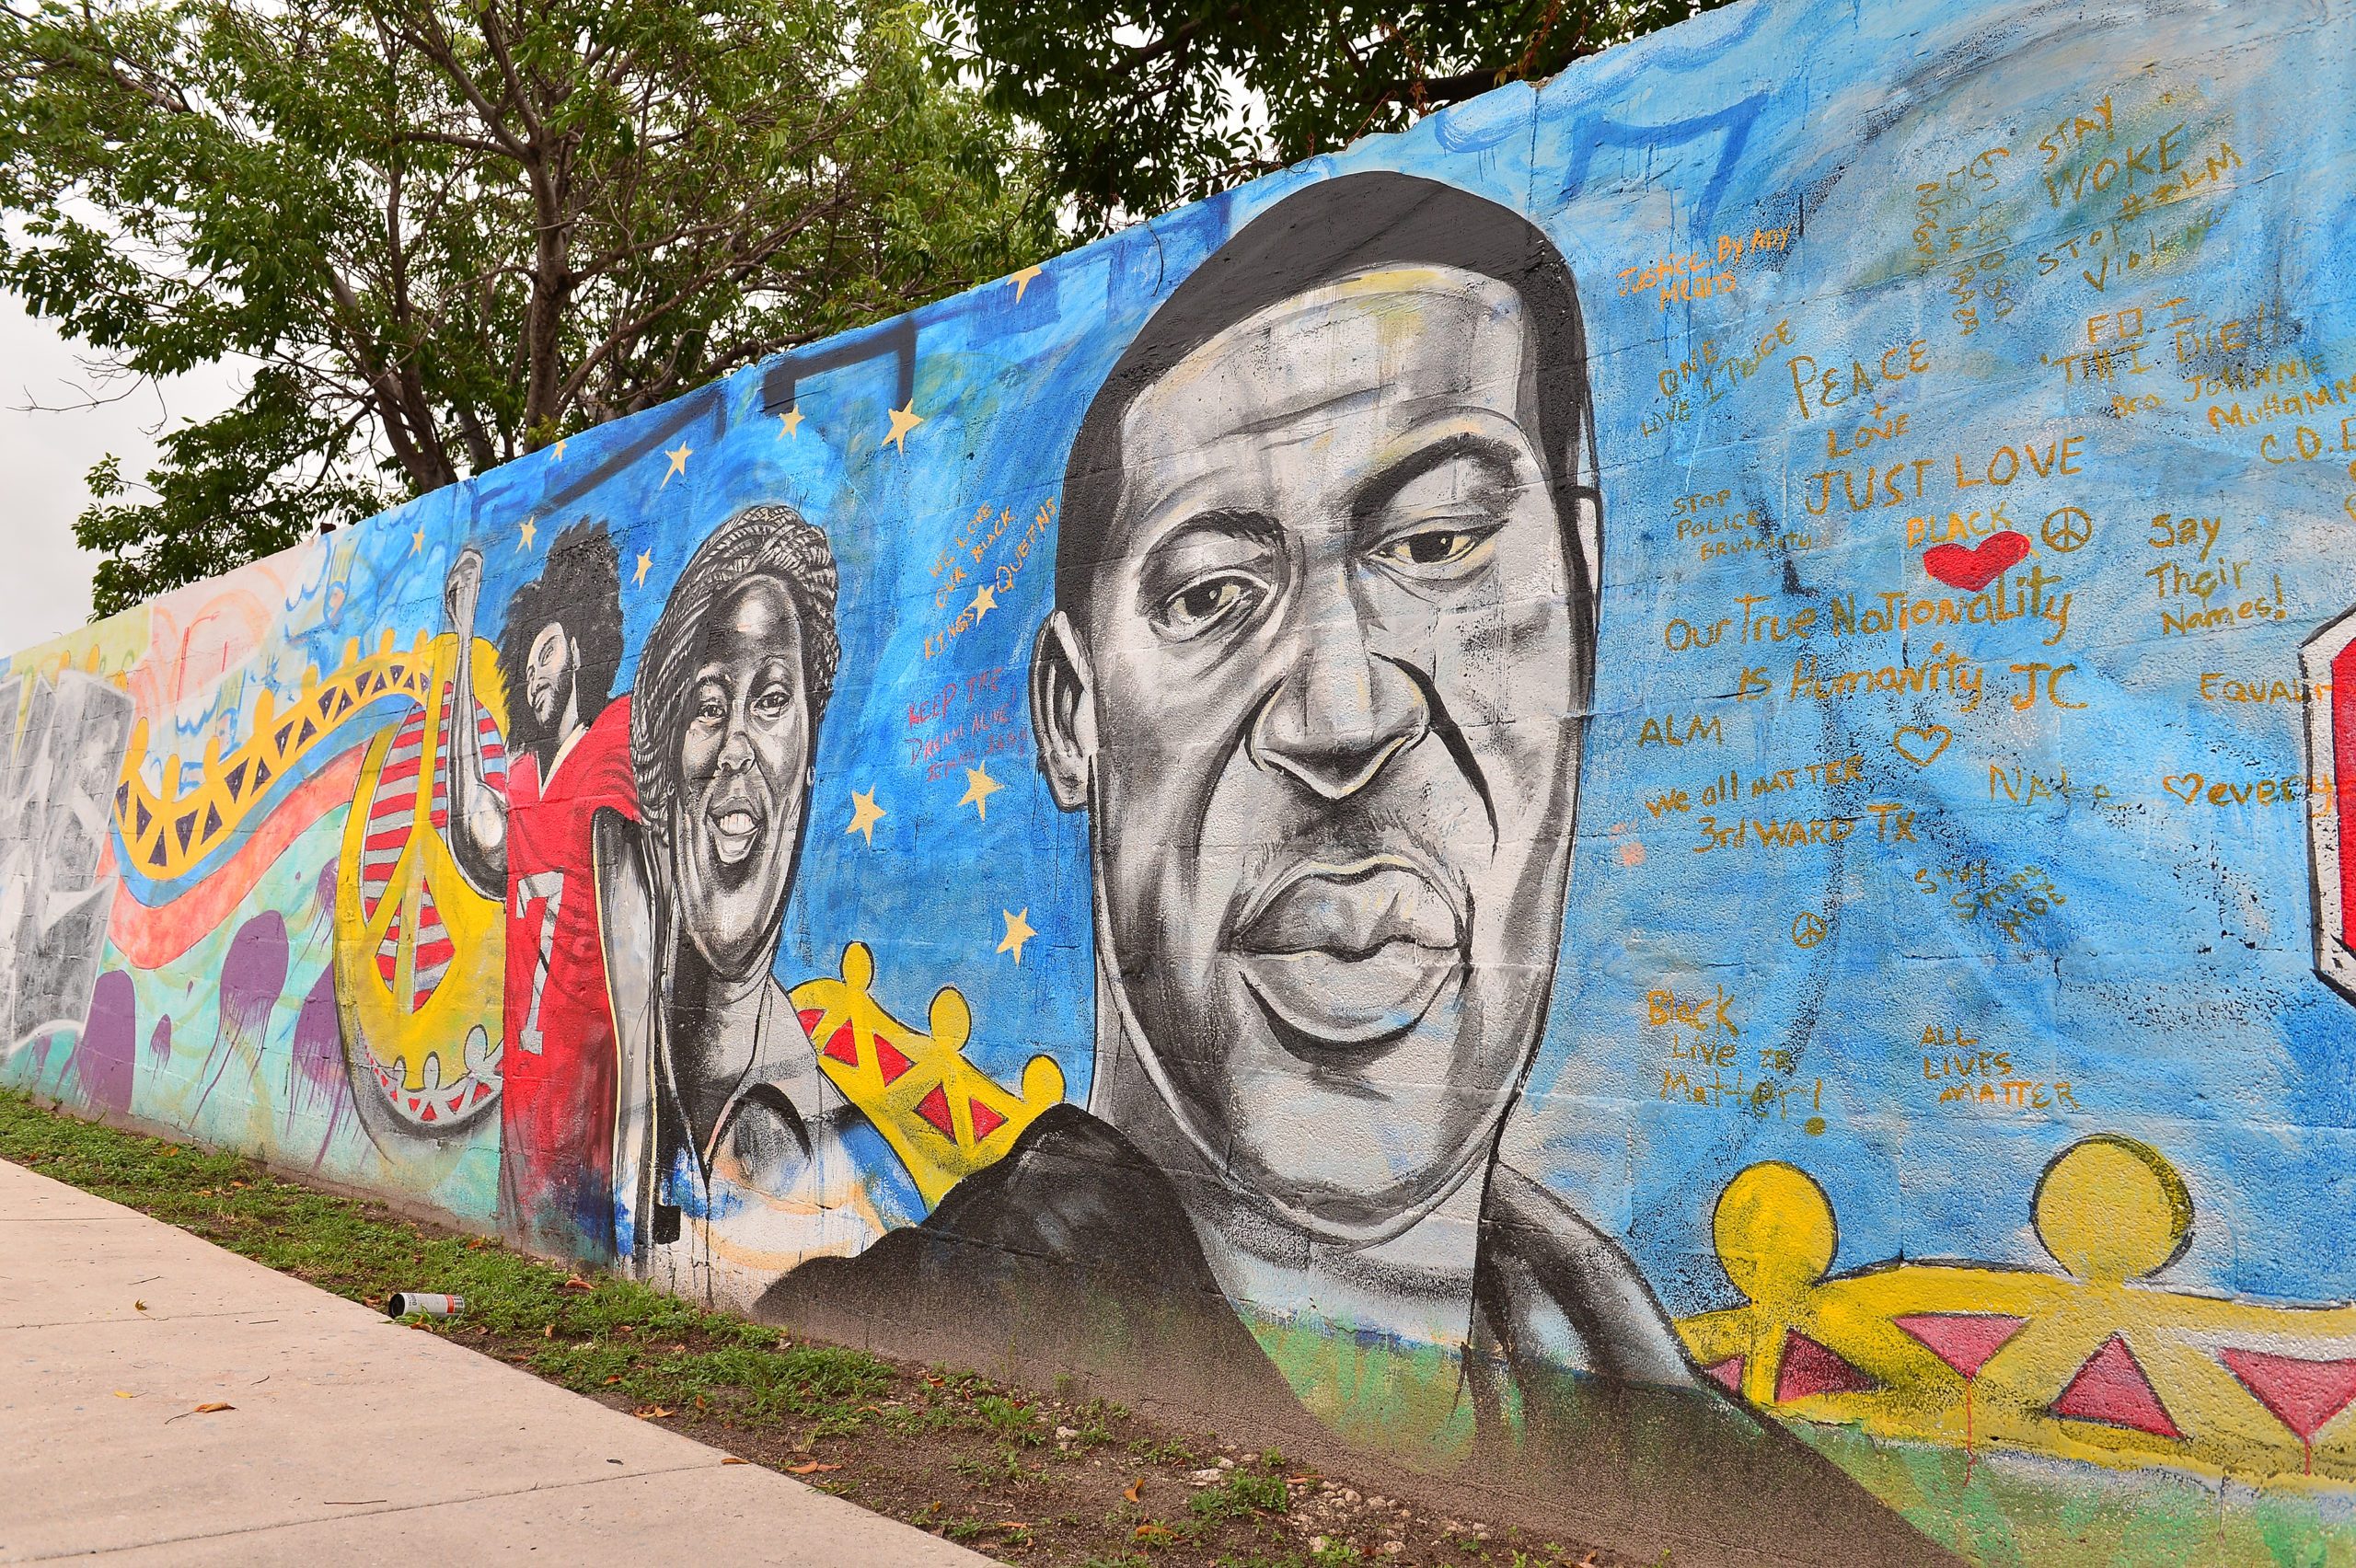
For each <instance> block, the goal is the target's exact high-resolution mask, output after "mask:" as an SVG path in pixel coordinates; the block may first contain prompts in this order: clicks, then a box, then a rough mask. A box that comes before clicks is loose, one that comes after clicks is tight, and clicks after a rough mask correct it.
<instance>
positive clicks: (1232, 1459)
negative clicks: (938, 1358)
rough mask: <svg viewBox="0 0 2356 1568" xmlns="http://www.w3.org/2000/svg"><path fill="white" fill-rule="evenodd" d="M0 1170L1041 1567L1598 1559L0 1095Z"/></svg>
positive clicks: (1329, 1566)
mask: <svg viewBox="0 0 2356 1568" xmlns="http://www.w3.org/2000/svg"><path fill="white" fill-rule="evenodd" d="M0 1159H8V1160H11V1161H13V1162H15V1163H16V1164H18V1165H21V1166H24V1167H26V1168H28V1169H29V1170H37V1171H39V1172H40V1173H41V1174H42V1175H45V1176H48V1177H51V1178H52V1179H53V1180H55V1181H59V1182H65V1183H66V1184H68V1185H69V1186H74V1187H78V1188H80V1189H82V1190H83V1191H85V1192H87V1193H94V1194H96V1195H97V1196H98V1197H102V1198H106V1199H109V1200H110V1201H111V1202H114V1203H119V1204H121V1205H124V1206H125V1207H128V1208H133V1209H136V1210H138V1211H139V1212H141V1213H143V1214H146V1215H150V1216H154V1217H155V1218H156V1219H160V1220H163V1221H165V1222H167V1224H171V1225H174V1226H178V1227H179V1228H181V1229H183V1230H186V1231H189V1232H191V1233H192V1234H194V1235H196V1236H200V1237H202V1238H203V1239H205V1240H207V1241H210V1242H213V1243H214V1245H216V1246H220V1247H224V1248H226V1249H227V1250H228V1251H232V1252H236V1253H237V1254H238V1255H239V1256H241V1257H247V1258H250V1259H252V1260H253V1261H255V1262H259V1263H262V1264H265V1265H267V1266H268V1267H270V1268H273V1269H276V1270H278V1271H279V1272H281V1273H283V1274H292V1275H294V1276H295V1277H296V1278H298V1279H302V1280H306V1281H307V1282H309V1283H310V1284H312V1285H315V1286H319V1287H320V1288H321V1289H324V1290H329V1291H332V1292H334V1293H335V1294H336V1295H338V1296H341V1297H347V1298H348V1299H351V1300H353V1301H357V1302H360V1303H362V1304H363V1305H365V1306H369V1307H375V1308H377V1309H382V1308H383V1307H384V1305H385V1303H386V1301H387V1299H388V1298H389V1297H390V1295H391V1293H392V1292H393V1291H395V1290H399V1289H422V1290H434V1291H446V1292H449V1293H451V1294H454V1295H458V1296H463V1297H466V1303H467V1304H466V1312H465V1314H464V1316H463V1317H461V1318H457V1319H454V1320H432V1321H427V1320H420V1321H418V1322H417V1323H416V1326H417V1327H418V1328H420V1329H421V1330H422V1331H424V1332H431V1333H436V1334H440V1335H442V1336H443V1337H445V1338H446V1339H449V1340H452V1341H453V1342H455V1343H459V1344H463V1345H466V1346H468V1347H469V1348H471V1349H475V1350H478V1351H479V1352H481V1353H483V1354H485V1355H495V1356H497V1357H499V1358H501V1359H502V1360H504V1361H507V1362H510V1363H511V1364H513V1365H515V1366H520V1367H523V1368H524V1369H525V1370H527V1371H529V1372H532V1373H535V1374H537V1376H539V1377H541V1378H547V1379H548V1380H549V1381H550V1382H553V1383H557V1384H560V1385H561V1386H563V1387H565V1388H568V1389H573V1390H574V1391H576V1392H578V1393H581V1394H583V1395H586V1396H588V1397H590V1398H592V1399H595V1400H597V1401H600V1402H601V1403H604V1404H607V1405H610V1406H612V1407H614V1408H617V1409H620V1410H626V1411H629V1412H630V1413H632V1414H635V1415H638V1416H640V1417H641V1418H642V1419H646V1420H655V1421H663V1422H664V1423H666V1424H672V1425H674V1426H675V1427H676V1429H677V1430H679V1431H682V1432H684V1433H686V1434H687V1435H688V1436H691V1437H694V1438H697V1439H698V1440H699V1441H702V1442H705V1443H709V1444H710V1445H711V1446H713V1447H719V1448H722V1449H724V1450H725V1451H727V1452H729V1453H731V1454H734V1455H737V1456H739V1457H741V1458H745V1459H748V1460H750V1461H752V1462H755V1463H759V1464H766V1465H768V1466H770V1467H771V1468H773V1469H777V1470H783V1471H785V1472H786V1473H788V1474H791V1475H795V1476H798V1477H800V1478H802V1479H804V1480H807V1481H809V1482H811V1483H812V1484H814V1485H817V1486H820V1487H823V1488H824V1489H826V1490H827V1491H829V1492H833V1493H837V1494H839V1495H842V1496H845V1497H849V1499H850V1500H852V1501H854V1502H857V1503H860V1504H861V1505H865V1506H867V1507H869V1508H872V1509H874V1510H875V1511H877V1512H879V1513H883V1514H887V1515H890V1516H894V1517H896V1518H901V1519H906V1520H908V1521H909V1522H911V1523H914V1524H916V1525H918V1526H919V1527H921V1528H926V1529H930V1530H932V1531H935V1532H937V1533H939V1534H941V1535H943V1536H946V1537H948V1538H949V1539H953V1540H957V1541H960V1542H962V1543H964V1545H966V1546H969V1547H971V1548H973V1549H974V1550H976V1551H982V1552H985V1553H987V1554H988V1555H990V1556H993V1557H998V1558H1000V1559H1003V1560H1006V1561H1009V1562H1022V1563H1036V1564H1043V1565H1050V1568H1338V1565H1340V1564H1345V1563H1360V1562H1384V1563H1399V1564H1406V1565H1413V1568H1438V1565H1441V1564H1456V1563H1496V1564H1499V1565H1500V1568H1504V1565H1510V1568H1542V1565H1552V1564H1558V1563H1559V1564H1565V1565H1573V1568H1605V1565H1607V1564H1611V1563H1614V1562H1619V1561H1621V1560H1619V1559H1616V1558H1613V1557H1611V1556H1609V1555H1607V1554H1605V1553H1602V1552H1598V1551H1584V1550H1583V1549H1579V1548H1565V1547H1562V1546H1559V1545H1555V1544H1553V1543H1543V1544H1542V1543H1539V1542H1535V1541H1531V1540H1528V1539H1524V1537H1523V1536H1522V1534H1521V1533H1520V1532H1519V1531H1516V1530H1512V1529H1492V1528H1489V1527H1487V1526H1485V1525H1483V1524H1481V1523H1478V1522H1477V1521H1467V1520H1461V1519H1456V1518H1449V1517H1442V1516H1435V1515H1432V1514H1430V1513H1428V1512H1426V1511H1419V1510H1416V1509H1414V1508H1411V1507H1409V1506H1407V1505H1404V1504H1402V1503H1399V1502H1397V1501H1396V1500H1393V1499H1391V1498H1386V1497H1383V1496H1380V1495H1379V1494H1375V1493H1369V1492H1368V1491H1366V1490H1364V1489H1361V1488H1358V1487H1354V1486H1352V1485H1350V1484H1348V1483H1347V1482H1345V1481H1344V1480H1342V1479H1341V1478H1337V1477H1334V1476H1330V1475H1307V1474H1301V1473H1299V1471H1298V1470H1295V1469H1294V1467H1292V1466H1290V1465H1288V1463H1287V1462H1286V1460H1285V1458H1284V1456H1283V1455H1282V1454H1280V1453H1278V1452H1276V1450H1275V1449H1273V1448H1271V1449H1268V1450H1267V1451H1265V1452H1252V1451H1242V1452H1239V1448H1238V1446H1237V1445H1235V1444H1233V1443H1221V1442H1220V1441H1219V1439H1218V1436H1217V1435H1215V1434H1192V1433H1183V1432H1178V1431H1175V1430H1173V1429H1172V1428H1170V1427H1168V1426H1166V1425H1163V1424H1158V1423H1154V1422H1151V1421H1149V1420H1147V1419H1145V1418H1143V1417H1140V1416H1138V1415H1137V1414H1136V1413H1135V1412H1131V1411H1128V1410H1126V1409H1125V1408H1123V1407H1121V1406H1119V1405H1116V1404H1111V1403H1108V1402H1106V1401H1071V1400H1061V1399H1056V1398H1050V1397H1043V1396H1040V1395H1037V1394H1035V1393H1032V1392H1029V1391H1026V1390H1023V1389H1015V1388H1011V1387H1007V1386H1004V1385H1001V1384H998V1383H995V1382H993V1381H991V1380H990V1379H987V1378H983V1377H982V1376H980V1375H979V1374H977V1373H974V1372H970V1371H961V1370H957V1369H955V1368H951V1367H945V1366H919V1365H917V1364H915V1363H908V1362H901V1361H895V1360H893V1359H891V1358H888V1357H884V1356H879V1355H871V1354H869V1353H867V1352H865V1351H860V1350H854V1349H849V1348H846V1347H844V1346H840V1345H831V1344H824V1343H815V1342H812V1341H806V1340H804V1341H792V1340H788V1339H785V1338H784V1337H782V1336H780V1333H779V1332H778V1331H777V1330H776V1329H774V1328H769V1327H765V1326H763V1325H761V1324H757V1323H753V1322H748V1321H746V1320H744V1319H741V1318H736V1317H732V1316H730V1315H728V1314H726V1313H722V1312H712V1311H707V1310H704V1309H701V1308H698V1307H694V1306H691V1305H689V1304H688V1303H687V1302H684V1301H681V1300H679V1299H678V1298H676V1297H671V1296H666V1295H664V1294H663V1293H662V1292H660V1291H657V1290H654V1289H652V1288H650V1287H648V1286H644V1285H641V1284H639V1283H637V1282H636V1281H634V1280H628V1279H623V1278H620V1277H618V1276H617V1275H613V1274H595V1273H593V1274H580V1273H575V1272H573V1271H572V1270H569V1269H565V1268H560V1267H556V1266H553V1265H551V1264H549V1263H545V1262H539V1261H538V1260H537V1259H534V1258H531V1257H528V1256H525V1254H523V1253H520V1252H514V1251H510V1250H508V1249H507V1248H505V1247H503V1246H502V1245H500V1244H499V1243H498V1242H496V1241H492V1240H491V1239H487V1238H484V1237H480V1236H469V1235H466V1234H463V1233H460V1232H456V1231H453V1230H448V1229H444V1228H437V1227H433V1226H431V1225H427V1224H424V1223H422V1222H419V1221H417V1220H413V1219H410V1218H408V1217H406V1216H401V1215H398V1214H396V1213H394V1212H393V1211H392V1210H390V1209H389V1208H387V1207H386V1206H385V1205H381V1204H375V1203H369V1202H365V1201H363V1200H360V1199H356V1198H350V1197H344V1196H341V1195H340V1194H336V1193H325V1192H320V1191H318V1190H317V1189H315V1188H310V1187H306V1186H303V1185H301V1184H300V1183H298V1182H291V1181H287V1180H284V1179H282V1178H280V1177H278V1176H274V1175H272V1174H271V1172H269V1171H268V1170H264V1169H263V1168H262V1167H261V1166H260V1165H259V1164H257V1163H255V1162H254V1161H252V1160H249V1159H243V1158H241V1157H239V1156H237V1155H230V1154H223V1153H218V1152H214V1151H211V1150H207V1149H204V1148H201V1147H196V1146H194V1145H190V1144H178V1143H169V1142H166V1141H163V1140H160V1139H156V1138H151V1137H146V1136H141V1135H139V1134H135V1133H128V1132H124V1131H121V1129H118V1128H114V1127H110V1126H107V1125H104V1124H100V1123H96V1122H86V1121H82V1120H79V1119H77V1118H75V1117H73V1116H71V1115H67V1114H64V1113H60V1112H58V1111H56V1110H53V1109H49V1108H44V1107H43V1106H41V1105H40V1104H38V1103H36V1102H35V1101H33V1100H31V1099H30V1098H29V1097H28V1096H26V1095H23V1094H21V1093H17V1092H16V1091H14V1090H0Z"/></svg>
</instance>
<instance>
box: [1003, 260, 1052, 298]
mask: <svg viewBox="0 0 2356 1568" xmlns="http://www.w3.org/2000/svg"><path fill="white" fill-rule="evenodd" d="M1044 271H1046V269H1045V267H1025V268H1023V269H1022V271H1018V272H1009V273H1008V274H1007V276H1008V277H1010V278H1012V279H1013V280H1014V303H1015V304H1017V305H1021V304H1022V291H1023V290H1024V289H1027V288H1029V287H1030V286H1031V280H1032V279H1034V278H1035V277H1037V276H1038V275H1039V274H1040V273H1042V272H1044Z"/></svg>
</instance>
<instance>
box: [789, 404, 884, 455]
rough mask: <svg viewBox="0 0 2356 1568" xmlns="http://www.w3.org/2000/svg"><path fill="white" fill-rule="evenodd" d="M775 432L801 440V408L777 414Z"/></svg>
mask: <svg viewBox="0 0 2356 1568" xmlns="http://www.w3.org/2000/svg"><path fill="white" fill-rule="evenodd" d="M777 432H778V434H780V435H790V436H791V437H793V438H794V439H795V440H796V441H799V440H801V439H802V410H801V409H786V411H785V412H783V413H781V414H780V415H778V417H777ZM904 450H905V449H904Z"/></svg>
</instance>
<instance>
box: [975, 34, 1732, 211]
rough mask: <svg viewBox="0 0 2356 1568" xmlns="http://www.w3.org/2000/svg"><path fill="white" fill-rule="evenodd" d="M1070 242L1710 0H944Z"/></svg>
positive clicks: (1525, 77) (1544, 67)
mask: <svg viewBox="0 0 2356 1568" xmlns="http://www.w3.org/2000/svg"><path fill="white" fill-rule="evenodd" d="M954 3H955V5H956V6H957V7H958V10H959V16H960V19H961V21H962V22H963V23H964V30H965V33H966V35H967V36H968V37H969V38H970V39H971V40H972V41H973V42H974V43H975V44H976V46H977V50H978V53H977V56H976V61H975V62H974V63H973V67H972V68H973V69H975V70H976V72H977V73H978V74H979V75H980V76H981V79H982V81H983V84H984V90H985V96H986V97H987V98H988V100H989V101H990V102H991V103H993V104H995V105H997V106H999V108H1001V109H1005V110H1010V111H1016V112H1020V113H1022V114H1023V115H1024V116H1026V117H1028V118H1029V119H1031V120H1032V121H1034V122H1035V123H1036V124H1037V125H1038V127H1039V129H1040V131H1041V132H1042V133H1043V135H1044V141H1045V146H1044V152H1045V159H1046V179H1047V182H1048V186H1049V188H1051V189H1052V190H1054V191H1055V192H1056V193H1057V196H1058V197H1059V198H1061V199H1063V200H1066V201H1068V202H1070V203H1071V205H1072V208H1073V210H1074V212H1075V213H1076V214H1077V216H1078V219H1079V222H1080V227H1081V229H1082V230H1083V231H1085V232H1095V233H1101V232H1103V231H1106V230H1109V229H1111V228H1114V227H1117V226H1118V225H1120V224H1121V223H1123V222H1126V221H1128V220H1129V219H1131V218H1134V217H1138V216H1144V215H1149V214H1150V213H1158V212H1161V211H1164V210H1166V209H1168V208H1171V207H1173V206H1176V205H1178V204H1179V203H1181V202H1191V201H1195V200H1197V199H1199V198H1201V197H1204V196H1207V195H1210V194H1212V193H1213V192H1215V191H1218V190H1224V189H1226V188H1227V187H1228V186H1230V185H1233V184H1236V183H1238V182H1240V181H1242V180H1244V179H1250V178H1252V177H1253V175H1257V174H1262V173H1265V172H1266V171H1267V170H1269V169H1272V168H1277V167H1282V166H1284V165H1285V164H1288V163H1292V162H1294V161H1296V160H1298V159H1300V158H1303V157H1307V156H1310V155H1311V154H1314V153H1318V152H1324V151H1330V150H1332V149H1334V148H1335V147H1339V146H1342V145H1344V144H1346V143H1348V142H1351V141H1354V140H1356V139H1357V137H1359V136H1362V135H1365V134H1366V133H1369V132H1373V131H1394V130H1397V129H1399V128H1401V127H1402V126H1403V125H1406V124H1407V123H1409V122H1410V121H1414V120H1415V119H1416V118H1417V117H1419V116H1421V115H1423V114H1425V113H1427V112H1429V111H1430V110H1436V109H1443V108H1446V107H1447V106H1448V105H1449V104H1451V103H1456V102H1459V101H1461V100H1462V99H1464V98H1472V97H1473V96H1475V95H1476V94H1480V93H1484V92H1487V91H1488V90H1489V89H1490V88H1492V87H1496V86H1503V85H1505V84H1506V83H1507V82H1511V81H1535V80H1541V79H1543V78H1544V77H1547V76H1551V75H1554V74H1555V73H1556V72H1558V71H1560V70H1562V69H1563V67H1564V66H1565V65H1568V64H1569V63H1571V62H1573V61H1574V60H1577V59H1580V58H1582V57H1584V56H1586V55H1589V54H1593V53H1595V52H1598V51H1599V50H1601V49H1604V48H1606V47H1608V46H1609V45H1611V44H1614V43H1619V42H1623V41H1624V40H1627V39H1630V38H1634V37H1635V36H1637V35H1638V34H1641V33H1646V32H1650V31H1653V30H1654V29H1658V28H1663V27H1666V26H1668V25H1669V24H1670V23H1671V22H1678V21H1682V20H1684V19H1685V18H1686V17H1691V16H1693V15H1695V14H1697V13H1699V12H1702V11H1705V10H1710V9H1714V8H1715V7H1716V6H1721V5H1724V4H1725V3H1726V0H1388V3H1386V0H1250V3H1249V4H1246V3H1244V0H1114V3H1113V4H1110V5H1108V4H1105V3H1104V0H954Z"/></svg>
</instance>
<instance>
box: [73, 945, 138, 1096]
mask: <svg viewBox="0 0 2356 1568" xmlns="http://www.w3.org/2000/svg"><path fill="white" fill-rule="evenodd" d="M138 1057H139V997H138V996H137V995H136V994H135V993H134V992H133V990H132V988H131V976H130V975H128V974H124V973H123V972H122V971H121V970H120V969H110V970H107V971H105V972H104V973H102V974H99V976H98V985H97V986H94V987H92V989H91V992H90V1016H89V1017H88V1018H87V1020H85V1021H84V1022H83V1025H82V1043H81V1044H80V1045H78V1046H77V1047H75V1052H74V1076H75V1078H78V1079H79V1080H80V1081H81V1085H82V1093H83V1095H84V1096H85V1098H87V1100H88V1101H89V1102H90V1103H91V1104H92V1105H95V1106H98V1108H99V1109H101V1110H106V1111H112V1112H114V1113H116V1114H118V1115H123V1114H128V1113H129V1112H130V1110H131V1082H132V1073H133V1067H134V1066H136V1065H137V1062H138Z"/></svg>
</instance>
